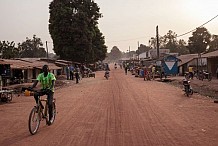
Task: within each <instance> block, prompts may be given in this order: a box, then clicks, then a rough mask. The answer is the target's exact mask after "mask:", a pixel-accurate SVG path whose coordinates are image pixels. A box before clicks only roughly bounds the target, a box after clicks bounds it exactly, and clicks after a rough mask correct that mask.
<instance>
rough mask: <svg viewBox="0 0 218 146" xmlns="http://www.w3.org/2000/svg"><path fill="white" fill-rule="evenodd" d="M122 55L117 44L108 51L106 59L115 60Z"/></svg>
mask: <svg viewBox="0 0 218 146" xmlns="http://www.w3.org/2000/svg"><path fill="white" fill-rule="evenodd" d="M121 57H122V52H121V51H120V50H119V48H118V47H117V46H114V47H113V48H112V49H111V52H110V53H108V60H111V61H117V60H119V59H120V58H121Z"/></svg>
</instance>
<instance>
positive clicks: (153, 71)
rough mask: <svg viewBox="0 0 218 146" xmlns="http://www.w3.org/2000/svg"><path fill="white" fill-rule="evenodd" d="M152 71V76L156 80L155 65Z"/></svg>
mask: <svg viewBox="0 0 218 146" xmlns="http://www.w3.org/2000/svg"><path fill="white" fill-rule="evenodd" d="M151 72H152V78H153V80H154V77H155V65H153V66H152V68H151Z"/></svg>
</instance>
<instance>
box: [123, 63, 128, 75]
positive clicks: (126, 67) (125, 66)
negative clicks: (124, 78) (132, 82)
mask: <svg viewBox="0 0 218 146" xmlns="http://www.w3.org/2000/svg"><path fill="white" fill-rule="evenodd" d="M124 68H125V74H126V75H127V70H128V66H127V64H125V65H124Z"/></svg>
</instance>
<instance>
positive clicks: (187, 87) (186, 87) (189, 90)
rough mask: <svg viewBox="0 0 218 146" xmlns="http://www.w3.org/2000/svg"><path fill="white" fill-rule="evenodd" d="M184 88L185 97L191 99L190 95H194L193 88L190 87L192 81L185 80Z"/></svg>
mask: <svg viewBox="0 0 218 146" xmlns="http://www.w3.org/2000/svg"><path fill="white" fill-rule="evenodd" d="M183 86H184V89H183V91H184V92H185V95H186V96H187V97H189V95H192V94H193V89H192V87H191V85H190V81H189V80H187V79H184V80H183Z"/></svg>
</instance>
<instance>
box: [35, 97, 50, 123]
mask: <svg viewBox="0 0 218 146" xmlns="http://www.w3.org/2000/svg"><path fill="white" fill-rule="evenodd" d="M42 102H45V106H44V110H43V109H42V105H43V104H42ZM37 106H38V107H39V108H38V114H39V117H40V120H42V118H43V119H46V118H47V110H48V101H47V99H41V96H39V97H38V103H37Z"/></svg>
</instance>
